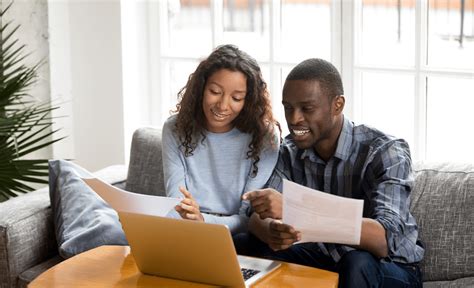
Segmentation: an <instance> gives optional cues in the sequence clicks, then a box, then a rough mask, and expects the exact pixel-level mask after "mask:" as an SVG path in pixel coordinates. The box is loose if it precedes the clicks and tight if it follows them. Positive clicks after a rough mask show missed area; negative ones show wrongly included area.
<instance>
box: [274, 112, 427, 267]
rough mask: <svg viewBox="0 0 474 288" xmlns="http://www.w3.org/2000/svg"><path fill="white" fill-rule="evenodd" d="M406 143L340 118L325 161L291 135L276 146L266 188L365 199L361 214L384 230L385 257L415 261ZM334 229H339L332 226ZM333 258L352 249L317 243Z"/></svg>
mask: <svg viewBox="0 0 474 288" xmlns="http://www.w3.org/2000/svg"><path fill="white" fill-rule="evenodd" d="M411 164H412V163H411V157H410V150H409V147H408V144H407V142H405V141H404V140H403V139H397V138H394V137H392V136H388V135H386V134H384V133H382V132H380V131H378V130H376V129H373V128H370V127H367V126H364V125H360V126H354V124H353V123H352V122H351V121H350V120H349V119H347V118H344V123H343V127H342V131H341V134H340V135H339V139H338V143H337V148H336V151H335V153H334V155H333V157H332V158H330V159H329V160H328V161H327V162H325V161H324V160H322V159H321V158H320V157H319V156H318V155H317V154H316V153H315V152H314V150H313V149H305V150H300V149H298V148H297V147H296V145H295V143H294V141H293V139H292V137H291V135H289V136H287V137H286V138H285V141H284V142H283V143H282V144H281V146H280V156H279V160H278V163H277V166H276V168H275V170H274V172H273V175H272V176H271V177H270V179H269V180H268V182H267V187H271V188H274V189H276V190H278V191H280V192H281V191H282V184H283V181H282V179H288V180H291V181H293V182H296V183H298V184H301V185H304V186H307V187H310V188H313V189H317V190H320V191H323V192H326V193H331V194H334V195H338V196H343V197H348V198H355V199H362V200H364V212H363V217H367V218H372V219H375V220H376V221H378V222H379V223H380V224H381V225H382V226H383V227H384V228H385V231H386V238H387V243H388V250H389V253H388V254H389V259H392V260H393V261H396V262H401V263H414V262H418V261H420V260H421V259H422V258H423V254H424V249H423V248H422V247H421V246H420V244H419V243H417V240H418V228H417V225H416V221H415V219H414V218H413V216H412V215H411V213H410V211H409V206H410V192H411V189H412V186H413V172H412V167H411ZM334 229H338V228H337V227H334ZM318 246H319V247H320V248H321V250H322V251H323V253H325V254H326V255H328V256H330V257H332V258H333V259H334V261H336V262H338V261H339V259H341V257H342V256H343V255H344V253H346V252H348V251H350V250H353V249H354V248H352V247H349V246H345V245H339V244H332V243H318Z"/></svg>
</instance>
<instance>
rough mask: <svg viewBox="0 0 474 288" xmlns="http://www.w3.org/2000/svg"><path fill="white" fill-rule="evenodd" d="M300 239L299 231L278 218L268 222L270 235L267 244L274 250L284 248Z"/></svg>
mask: <svg viewBox="0 0 474 288" xmlns="http://www.w3.org/2000/svg"><path fill="white" fill-rule="evenodd" d="M299 240H301V232H299V231H296V230H295V228H293V227H292V226H290V225H288V224H283V223H282V222H281V221H280V220H273V221H272V222H270V237H269V239H268V243H267V244H268V246H270V248H271V249H273V250H274V251H278V250H284V249H287V248H288V247H290V246H291V245H293V243H295V242H297V241H299Z"/></svg>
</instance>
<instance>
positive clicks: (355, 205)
mask: <svg viewBox="0 0 474 288" xmlns="http://www.w3.org/2000/svg"><path fill="white" fill-rule="evenodd" d="M363 206H364V201H363V200H357V199H350V198H344V197H339V196H335V195H332V194H329V193H324V192H321V191H318V190H314V189H311V188H308V187H304V186H301V185H299V184H296V183H294V182H291V181H288V180H283V219H282V221H283V223H285V224H288V225H291V226H293V227H294V228H295V229H296V230H298V231H300V232H301V234H302V235H301V236H302V237H301V242H325V243H338V244H348V245H358V244H359V243H360V231H361V226H362V209H363Z"/></svg>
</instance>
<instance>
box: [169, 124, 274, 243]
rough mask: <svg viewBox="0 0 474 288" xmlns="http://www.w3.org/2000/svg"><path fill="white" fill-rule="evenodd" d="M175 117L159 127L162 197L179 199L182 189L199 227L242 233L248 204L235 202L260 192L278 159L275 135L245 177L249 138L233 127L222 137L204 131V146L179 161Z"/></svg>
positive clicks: (200, 143) (180, 152)
mask: <svg viewBox="0 0 474 288" xmlns="http://www.w3.org/2000/svg"><path fill="white" fill-rule="evenodd" d="M176 118H177V117H176V115H173V116H171V117H169V118H168V120H167V121H166V122H165V124H164V126H163V135H162V145H163V148H162V153H163V171H164V178H165V179H164V180H165V187H166V194H167V195H168V196H169V197H182V194H181V192H180V191H179V190H178V187H179V186H184V187H186V189H187V190H188V191H189V192H191V194H192V195H193V197H194V199H195V200H196V201H197V203H198V204H199V207H200V211H201V213H202V215H203V217H204V221H205V222H208V223H217V224H224V225H227V226H228V227H229V229H230V231H231V232H232V234H235V233H239V232H244V231H246V230H247V223H248V215H247V210H248V208H249V203H248V202H247V201H242V200H241V197H242V195H243V193H245V192H247V191H251V190H255V189H260V188H262V187H263V186H264V185H265V183H266V182H267V180H268V179H269V178H270V175H271V174H272V172H273V168H274V166H275V164H276V162H277V160H278V146H279V137H278V135H277V132H276V131H275V135H274V137H273V138H272V139H274V141H275V143H274V145H270V144H269V143H268V144H267V145H266V146H264V148H263V149H262V151H261V152H260V161H259V162H258V163H257V165H258V173H257V175H256V176H255V177H251V174H252V169H253V168H252V163H253V159H249V158H248V157H247V152H248V151H249V147H248V146H249V143H250V141H251V135H250V134H247V133H243V132H241V131H239V130H238V129H237V128H233V129H232V130H230V131H228V132H225V133H212V132H209V131H206V132H205V135H206V137H205V139H204V141H201V140H202V139H199V140H198V141H197V143H198V145H197V147H196V149H195V150H194V151H193V155H190V156H188V157H185V156H184V150H183V148H182V145H181V143H180V141H179V139H178V136H177V134H176V133H175V123H176ZM275 130H277V129H275ZM267 142H268V141H267Z"/></svg>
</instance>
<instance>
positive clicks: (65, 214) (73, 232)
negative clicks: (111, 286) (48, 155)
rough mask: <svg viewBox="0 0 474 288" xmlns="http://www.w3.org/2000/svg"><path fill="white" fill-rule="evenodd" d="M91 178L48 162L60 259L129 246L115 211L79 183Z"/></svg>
mask: <svg viewBox="0 0 474 288" xmlns="http://www.w3.org/2000/svg"><path fill="white" fill-rule="evenodd" d="M90 177H93V175H92V174H91V173H89V172H88V171H87V170H85V169H83V168H82V167H80V166H78V165H76V164H74V163H72V162H69V161H65V160H50V161H49V196H50V198H51V208H52V211H53V217H54V228H55V233H56V239H57V242H58V248H59V255H61V256H62V257H63V258H69V257H72V256H74V255H76V254H79V253H81V252H84V251H87V250H89V249H92V248H95V247H98V246H101V245H128V244H127V240H126V238H125V234H124V232H123V230H122V226H121V225H120V222H119V220H118V216H117V213H116V212H115V210H113V209H112V208H111V207H110V206H109V205H108V204H107V203H105V202H104V200H102V198H100V197H99V196H98V195H97V194H96V193H95V192H94V191H93V190H92V189H91V188H89V186H88V185H87V184H86V183H84V182H83V181H82V180H81V178H90Z"/></svg>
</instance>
